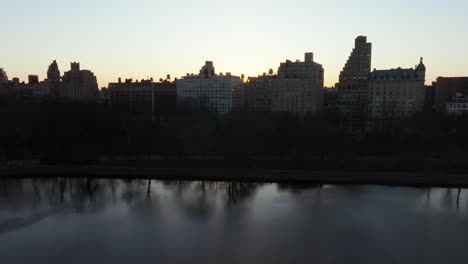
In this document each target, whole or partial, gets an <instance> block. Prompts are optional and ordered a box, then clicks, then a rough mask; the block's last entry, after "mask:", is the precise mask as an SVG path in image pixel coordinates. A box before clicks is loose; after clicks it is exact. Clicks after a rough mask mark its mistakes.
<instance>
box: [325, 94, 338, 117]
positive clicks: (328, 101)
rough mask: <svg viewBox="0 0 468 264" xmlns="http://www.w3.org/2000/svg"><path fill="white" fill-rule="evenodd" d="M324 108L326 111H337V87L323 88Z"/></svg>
mask: <svg viewBox="0 0 468 264" xmlns="http://www.w3.org/2000/svg"><path fill="white" fill-rule="evenodd" d="M323 91H324V104H323V107H324V110H325V111H327V112H337V111H338V88H324V89H323Z"/></svg>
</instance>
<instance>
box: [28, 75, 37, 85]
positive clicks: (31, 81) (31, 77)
mask: <svg viewBox="0 0 468 264" xmlns="http://www.w3.org/2000/svg"><path fill="white" fill-rule="evenodd" d="M28 83H29V84H36V83H39V76H37V75H28Z"/></svg>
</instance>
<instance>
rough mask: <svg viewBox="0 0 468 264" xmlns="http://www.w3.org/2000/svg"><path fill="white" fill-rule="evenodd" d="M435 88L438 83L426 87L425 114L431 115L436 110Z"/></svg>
mask: <svg viewBox="0 0 468 264" xmlns="http://www.w3.org/2000/svg"><path fill="white" fill-rule="evenodd" d="M435 86H436V82H432V84H431V85H426V100H425V103H424V112H427V113H430V112H434V110H435Z"/></svg>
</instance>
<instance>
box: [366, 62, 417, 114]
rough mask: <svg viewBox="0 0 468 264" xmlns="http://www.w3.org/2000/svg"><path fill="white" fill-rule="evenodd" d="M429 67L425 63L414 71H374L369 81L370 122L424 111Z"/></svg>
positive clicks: (400, 69)
mask: <svg viewBox="0 0 468 264" xmlns="http://www.w3.org/2000/svg"><path fill="white" fill-rule="evenodd" d="M425 77H426V67H425V66H424V63H423V59H422V58H421V61H420V63H419V65H416V67H415V68H414V69H413V68H411V69H402V68H397V69H391V70H374V71H373V72H372V73H371V74H370V78H369V92H368V100H367V101H368V107H369V108H368V110H369V112H368V113H369V116H368V117H369V118H371V119H391V118H395V117H408V116H411V115H413V114H415V113H418V112H422V111H423V110H424V104H425V99H426V86H425V85H424V82H425Z"/></svg>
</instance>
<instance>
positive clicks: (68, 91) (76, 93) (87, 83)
mask: <svg viewBox="0 0 468 264" xmlns="http://www.w3.org/2000/svg"><path fill="white" fill-rule="evenodd" d="M97 92H98V84H97V79H96V76H94V73H93V72H91V71H88V70H80V64H79V63H71V70H70V71H68V72H65V74H64V75H63V82H62V88H61V92H60V95H61V96H62V97H65V98H69V99H72V100H76V101H96V100H97V99H98V98H97Z"/></svg>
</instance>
